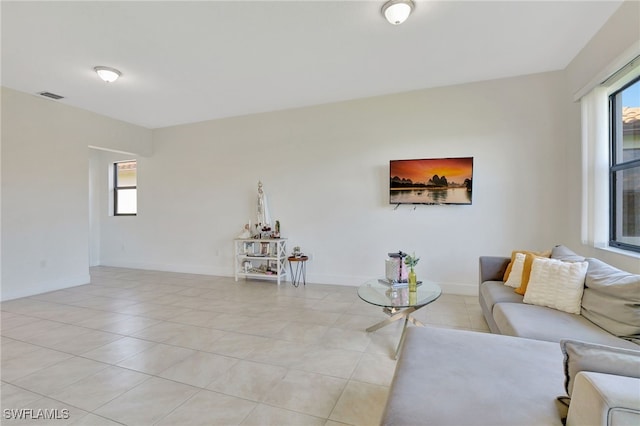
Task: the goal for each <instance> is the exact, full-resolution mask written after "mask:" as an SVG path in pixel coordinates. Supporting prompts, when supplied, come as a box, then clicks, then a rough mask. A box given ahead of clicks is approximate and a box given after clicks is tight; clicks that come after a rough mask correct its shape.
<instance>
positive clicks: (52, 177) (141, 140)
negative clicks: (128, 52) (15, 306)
mask: <svg viewBox="0 0 640 426" xmlns="http://www.w3.org/2000/svg"><path fill="white" fill-rule="evenodd" d="M1 96H2V248H3V250H2V294H1V298H2V300H8V299H13V298H17V297H22V296H27V295H31V294H36V293H42V292H46V291H51V290H56V289H60V288H65V287H70V286H74V285H78V284H84V283H87V282H88V281H89V269H88V266H89V189H88V176H89V166H88V164H89V162H88V155H87V146H88V145H95V146H103V147H108V146H109V145H110V143H111V142H112V141H114V140H117V141H118V143H117V144H116V145H117V147H118V148H119V149H121V148H123V147H125V146H128V147H135V146H138V147H140V148H141V149H142V151H144V152H150V151H149V150H150V147H151V132H150V131H149V130H146V129H142V128H140V127H137V126H133V125H130V124H126V123H123V122H119V121H116V120H112V119H109V118H106V117H102V116H99V115H97V114H93V113H90V112H87V111H83V110H79V109H77V108H71V107H69V106H66V105H64V104H63V103H60V102H55V101H50V100H47V99H42V98H39V97H36V96H34V95H28V94H25V93H20V92H17V91H14V90H11V89H7V88H2V92H1Z"/></svg>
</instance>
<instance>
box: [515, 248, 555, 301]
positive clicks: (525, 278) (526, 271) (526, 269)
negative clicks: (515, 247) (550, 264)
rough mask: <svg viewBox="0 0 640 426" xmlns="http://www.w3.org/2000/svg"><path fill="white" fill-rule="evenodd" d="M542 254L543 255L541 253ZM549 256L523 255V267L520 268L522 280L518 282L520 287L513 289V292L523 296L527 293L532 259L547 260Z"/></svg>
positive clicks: (530, 253) (531, 253)
mask: <svg viewBox="0 0 640 426" xmlns="http://www.w3.org/2000/svg"><path fill="white" fill-rule="evenodd" d="M543 254H544V253H543ZM548 257H549V256H539V255H537V254H535V253H533V252H529V253H527V254H525V257H524V266H523V267H522V279H521V280H520V287H518V288H516V289H515V292H516V293H518V294H520V295H522V296H524V294H525V293H526V292H527V285H528V284H529V278H530V277H531V267H532V266H533V260H534V259H538V258H540V259H547V258H548Z"/></svg>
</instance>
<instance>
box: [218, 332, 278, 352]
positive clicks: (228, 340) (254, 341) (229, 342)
mask: <svg viewBox="0 0 640 426" xmlns="http://www.w3.org/2000/svg"><path fill="white" fill-rule="evenodd" d="M272 342H273V339H270V338H268V337H261V336H250V335H247V334H240V333H231V332H229V333H227V334H225V335H224V336H222V337H220V338H219V339H218V340H217V341H216V346H215V348H212V349H211V351H212V352H215V353H217V354H220V355H225V356H230V357H234V358H246V357H247V356H248V355H249V354H251V353H252V352H255V351H262V350H264V349H266V348H268V347H269V346H270V345H272V344H273V343H272Z"/></svg>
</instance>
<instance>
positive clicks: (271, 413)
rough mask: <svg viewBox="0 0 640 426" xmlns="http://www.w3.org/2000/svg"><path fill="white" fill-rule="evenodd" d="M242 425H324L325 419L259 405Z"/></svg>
mask: <svg viewBox="0 0 640 426" xmlns="http://www.w3.org/2000/svg"><path fill="white" fill-rule="evenodd" d="M241 424H242V426H266V425H278V426H300V425H304V426H322V425H324V424H325V420H324V419H322V418H319V417H313V416H309V415H306V414H302V413H296V412H295V411H290V410H285V409H284V408H277V407H271V406H269V405H264V404H260V405H258V406H257V407H256V408H255V409H254V410H253V411H252V412H251V414H249V416H248V417H247V418H246V419H245V420H244V421H243V422H242V423H241Z"/></svg>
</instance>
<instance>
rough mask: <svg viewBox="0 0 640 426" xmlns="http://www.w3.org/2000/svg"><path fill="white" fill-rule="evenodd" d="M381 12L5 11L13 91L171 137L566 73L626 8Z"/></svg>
mask: <svg viewBox="0 0 640 426" xmlns="http://www.w3.org/2000/svg"><path fill="white" fill-rule="evenodd" d="M382 3H383V1H382V0H381V1H375V2H374V1H302V0H301V1H282V2H275V1H265V0H263V1H240V0H236V1H227V2H223V1H197V2H184V1H176V2H156V1H142V2H127V1H125V2H115V1H110V2H95V1H80V2H57V1H44V2H29V1H16V2H11V1H5V0H3V1H2V2H1V8H2V9H1V13H2V74H1V77H2V85H3V86H6V87H9V88H13V89H16V90H19V91H23V92H27V93H33V94H35V93H38V92H41V91H49V92H53V93H57V94H60V95H63V96H65V99H63V100H60V101H56V102H61V103H65V104H68V105H73V106H76V107H80V108H83V109H87V110H90V111H94V112H97V113H99V114H103V115H106V116H109V117H113V118H116V119H120V120H123V121H127V122H130V123H134V124H138V125H140V126H144V127H147V128H159V127H166V126H171V125H176V124H183V123H190V122H196V121H202V120H208V119H215V118H221V117H230V116H237V115H244V114H251V113H257V112H265V111H274V110H281V109H287V108H295V107H300V106H308V105H317V104H322V103H328V102H336V101H342V100H349V99H357V98H363V97H370V96H377V95H383V94H389V93H397V92H403V91H410V90H416V89H424V88H429V87H436V86H444V85H451V84H459V83H466V82H472V81H480V80H487V79H495V78H502V77H509V76H516V75H523V74H531V73H537V72H544V71H551V70H559V69H564V68H565V67H566V66H567V65H568V63H569V62H570V61H571V60H572V59H573V58H574V57H575V56H576V55H577V54H578V52H579V51H580V49H582V47H584V45H585V44H586V43H587V42H588V41H589V39H590V38H591V37H593V35H594V34H595V33H596V32H597V31H598V29H599V28H600V27H601V26H602V25H603V24H604V23H605V22H606V20H607V19H608V18H609V17H610V16H611V15H612V14H613V12H614V11H615V10H616V9H617V8H618V7H619V6H620V4H621V3H622V2H621V1H619V0H607V1H529V2H525V1H496V2H486V1H451V0H449V1H417V4H416V8H415V10H414V13H413V14H412V15H411V16H410V17H409V19H408V20H407V21H406V22H405V23H404V24H403V25H400V26H392V25H390V24H388V23H387V22H386V21H385V20H384V19H383V17H382V15H381V13H380V8H381V6H382ZM96 65H105V66H110V67H114V68H118V69H119V70H120V71H122V77H121V78H120V80H118V81H117V82H115V83H112V84H107V83H103V82H102V81H101V80H99V79H98V77H97V76H96V74H95V73H94V72H93V67H94V66H96ZM52 102H54V101H52Z"/></svg>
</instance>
